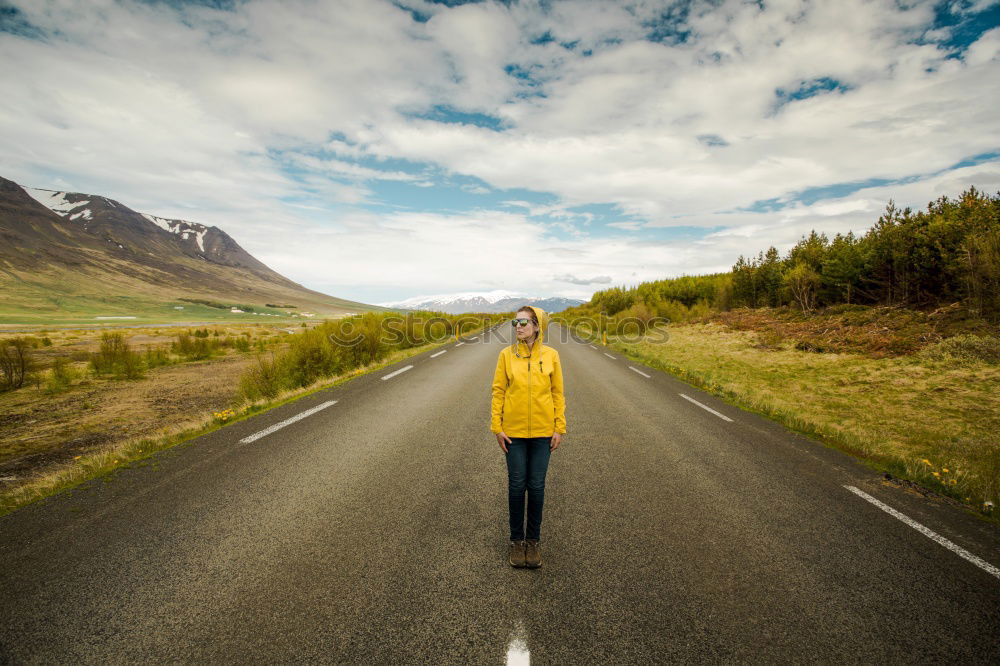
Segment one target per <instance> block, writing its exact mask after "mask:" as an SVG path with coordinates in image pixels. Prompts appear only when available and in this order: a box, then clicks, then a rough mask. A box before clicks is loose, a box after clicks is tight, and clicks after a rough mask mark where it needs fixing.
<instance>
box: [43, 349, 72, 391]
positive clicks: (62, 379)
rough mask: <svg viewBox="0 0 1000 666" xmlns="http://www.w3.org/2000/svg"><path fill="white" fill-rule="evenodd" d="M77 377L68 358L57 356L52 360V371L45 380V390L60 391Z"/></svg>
mask: <svg viewBox="0 0 1000 666" xmlns="http://www.w3.org/2000/svg"><path fill="white" fill-rule="evenodd" d="M77 377H79V374H78V373H77V371H76V369H75V368H74V367H73V365H72V363H70V362H69V360H67V359H65V358H62V357H58V358H56V359H55V360H54V361H52V371H51V372H50V373H49V377H48V379H47V380H46V382H45V392H46V393H49V394H54V393H62V392H63V391H66V390H68V389H69V387H70V385H71V384H72V383H73V380H74V379H76V378H77Z"/></svg>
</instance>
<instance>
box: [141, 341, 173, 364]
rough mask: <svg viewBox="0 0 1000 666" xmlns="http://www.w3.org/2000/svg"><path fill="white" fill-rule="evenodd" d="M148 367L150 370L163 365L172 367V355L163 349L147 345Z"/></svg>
mask: <svg viewBox="0 0 1000 666" xmlns="http://www.w3.org/2000/svg"><path fill="white" fill-rule="evenodd" d="M144 360H145V362H146V367H147V368H149V369H152V368H158V367H160V366H163V365H170V364H171V363H172V360H171V358H170V354H169V353H167V350H166V349H164V348H163V347H153V346H152V345H146V355H145V359H144Z"/></svg>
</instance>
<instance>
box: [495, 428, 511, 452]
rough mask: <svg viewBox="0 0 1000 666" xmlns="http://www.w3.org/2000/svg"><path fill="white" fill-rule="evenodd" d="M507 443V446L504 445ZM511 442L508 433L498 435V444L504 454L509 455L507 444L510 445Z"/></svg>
mask: <svg viewBox="0 0 1000 666" xmlns="http://www.w3.org/2000/svg"><path fill="white" fill-rule="evenodd" d="M505 441H506V444H505V443H504V442H505ZM510 441H511V440H510V437H508V436H507V433H505V432H503V431H501V432H498V433H497V443H498V444H499V445H500V448H501V449H503V452H504V453H507V444H510Z"/></svg>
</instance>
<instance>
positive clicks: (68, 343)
mask: <svg viewBox="0 0 1000 666" xmlns="http://www.w3.org/2000/svg"><path fill="white" fill-rule="evenodd" d="M318 324H320V322H309V323H308V324H307V327H312V326H314V325H318ZM207 330H208V331H209V336H210V337H209V338H204V339H220V340H221V339H225V338H227V337H234V338H235V337H242V338H246V340H247V346H248V347H249V349H248V350H247V351H238V350H236V349H232V348H226V349H222V350H220V352H219V355H216V356H213V357H211V358H207V359H200V360H191V361H185V360H183V359H180V358H177V357H176V355H175V356H174V358H173V360H172V362H171V363H170V364H167V365H163V366H161V367H155V368H151V369H149V370H147V371H146V373H145V377H143V378H142V379H136V380H116V379H110V378H99V377H95V376H93V375H92V374H91V373H87V371H86V370H87V360H86V359H88V358H90V355H91V354H92V353H93V352H95V351H97V349H98V348H99V346H100V339H101V334H102V332H103V331H101V330H92V329H66V330H55V329H51V330H44V331H39V332H36V333H34V334H33V337H35V338H38V339H39V340H47V343H46V344H40V345H39V347H38V348H36V349H34V350H33V354H34V356H35V358H36V361H37V362H38V364H39V365H40V366H41V367H42V368H46V367H49V366H51V365H52V364H53V363H54V362H55V361H56V359H62V360H63V361H65V362H66V363H67V364H68V365H69V367H70V368H71V370H70V374H72V375H73V376H74V379H73V380H72V382H70V384H69V386H67V387H65V388H62V389H60V390H59V391H56V392H53V391H51V390H50V389H49V387H48V386H47V383H46V381H44V378H45V377H46V376H47V375H46V373H45V372H42V373H40V374H41V377H42V378H43V381H40V382H38V383H37V384H35V385H28V386H25V387H23V388H21V389H18V390H15V391H8V392H6V393H0V515H3V514H5V513H8V512H10V511H13V510H14V509H16V508H17V507H19V506H23V505H24V504H27V503H29V502H32V501H36V500H39V499H43V498H44V497H47V496H49V495H52V494H54V493H57V492H60V491H61V490H64V489H67V488H71V487H73V486H75V485H78V484H79V483H82V482H83V481H86V480H88V479H91V478H95V477H99V476H106V475H108V474H109V473H113V472H114V471H115V470H117V469H120V468H123V467H127V466H129V465H132V464H139V465H146V464H148V463H147V462H145V459H146V458H148V457H149V456H151V455H153V454H154V453H155V452H157V451H159V450H162V449H165V448H169V447H171V446H175V445H177V444H180V443H183V442H186V441H189V440H191V439H193V438H195V437H197V436H199V435H202V434H205V433H208V432H211V431H213V430H215V429H217V428H220V427H222V426H224V425H226V424H228V423H231V422H234V421H237V420H241V419H244V418H247V417H249V416H251V415H253V414H255V413H258V412H261V411H265V410H267V409H271V408H273V407H276V406H278V405H281V404H284V403H286V402H289V401H292V400H295V399H297V398H300V397H302V396H304V395H308V394H310V393H313V392H316V391H319V390H322V389H324V388H328V387H330V386H335V385H337V384H340V383H342V382H345V381H348V380H350V379H352V378H354V377H357V376H359V375H362V374H366V373H368V372H372V371H374V370H377V369H379V368H382V367H385V366H386V365H389V364H391V363H395V362H397V361H399V360H402V359H404V358H407V357H409V356H413V355H414V354H419V353H422V352H424V351H426V350H428V349H432V348H434V347H439V346H442V345H445V344H449V343H451V342H452V341H453V338H450V337H449V338H446V339H444V340H440V341H438V342H435V343H430V344H425V345H423V346H420V347H413V348H410V349H405V350H402V351H395V352H391V353H389V355H388V356H386V357H385V358H382V359H381V360H379V361H378V362H375V363H371V364H368V365H365V366H363V367H359V368H355V369H352V370H350V371H347V372H344V373H342V374H340V375H337V376H334V377H327V378H323V379H320V380H318V381H316V382H314V383H313V384H311V385H309V386H304V387H301V388H298V389H294V390H284V391H281V392H280V393H279V394H278V395H277V396H275V397H274V398H273V399H271V400H260V401H255V402H252V403H250V404H246V402H245V401H240V400H239V399H238V396H237V387H238V385H239V383H240V378H241V376H243V375H244V372H245V371H246V370H247V368H249V367H251V366H253V365H254V364H255V363H256V352H261V351H266V352H274V353H275V354H280V353H281V352H283V351H284V350H286V349H288V347H289V342H288V340H290V339H291V337H292V333H294V332H298V331H300V330H305V329H304V328H302V322H299V323H297V324H296V325H295V326H288V325H284V326H282V325H279V324H275V323H271V324H269V325H268V324H263V323H257V324H243V325H233V324H230V325H227V326H213V327H207ZM478 330H481V329H477V330H476V331H475V332H478ZM216 331H218V333H219V335H218V336H215V335H214V333H215V332H216ZM186 332H187V331H185V330H183V329H174V328H159V329H158V328H156V327H147V328H131V329H128V330H127V331H124V333H125V335H126V338H127V341H128V343H129V344H130V346H131V347H132V348H133V349H135V350H136V351H143V350H144V349H146V348H147V347H148V348H151V349H156V348H160V349H164V350H166V349H167V348H168V347H169V345H170V343H171V342H172V341H174V340H176V336H178V334H179V333H186ZM475 332H474V331H472V330H469V331H466V334H467V335H471V334H474V333H475ZM50 372H51V371H50ZM106 478H110V477H107V476H106Z"/></svg>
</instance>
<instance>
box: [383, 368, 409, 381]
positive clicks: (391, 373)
mask: <svg viewBox="0 0 1000 666" xmlns="http://www.w3.org/2000/svg"><path fill="white" fill-rule="evenodd" d="M412 367H413V366H412V365H408V366H406V367H405V368H400V369H399V370H396V371H395V372H390V373H389V374H387V375H382V379H392V378H393V377H395V376H396V375H398V374H400V373H403V372H406V371H407V370H409V369H410V368H412Z"/></svg>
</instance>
